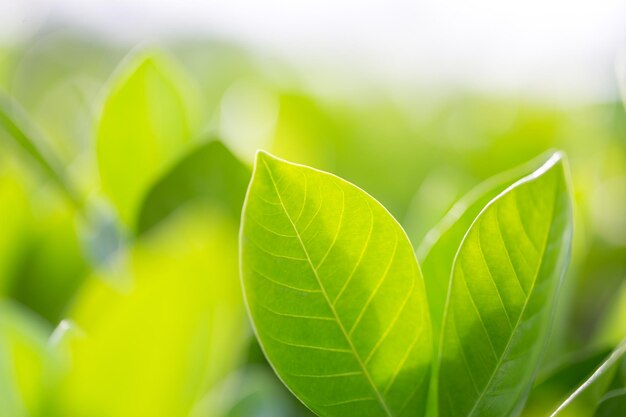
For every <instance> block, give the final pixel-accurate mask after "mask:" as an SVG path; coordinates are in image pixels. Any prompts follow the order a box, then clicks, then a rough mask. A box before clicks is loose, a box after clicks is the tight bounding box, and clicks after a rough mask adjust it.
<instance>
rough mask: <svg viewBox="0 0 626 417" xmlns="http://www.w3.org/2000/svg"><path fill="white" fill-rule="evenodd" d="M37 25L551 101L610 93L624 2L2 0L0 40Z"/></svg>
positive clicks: (623, 42) (625, 31) (624, 42)
mask: <svg viewBox="0 0 626 417" xmlns="http://www.w3.org/2000/svg"><path fill="white" fill-rule="evenodd" d="M46 23H55V24H59V23H63V24H68V25H69V24H76V25H79V26H81V27H87V28H90V29H92V30H94V31H97V32H101V33H104V34H106V35H107V36H109V37H111V38H113V39H115V40H118V41H127V42H130V43H134V42H139V41H142V40H145V39H155V38H156V39H158V38H163V37H167V36H171V35H211V36H218V37H221V38H226V39H231V40H234V41H237V42H240V43H243V44H245V45H250V46H253V47H257V48H260V49H262V50H268V51H270V52H271V53H275V54H278V55H280V56H285V57H287V58H290V59H293V60H294V61H295V62H298V63H300V65H314V66H317V65H319V66H321V67H324V66H325V65H328V66H329V68H327V70H328V71H333V68H337V69H341V70H343V71H348V72H349V71H354V72H355V73H358V74H367V75H368V76H374V77H376V78H377V79H380V80H383V81H388V82H392V83H396V82H399V84H398V85H402V83H404V82H405V81H406V80H415V79H419V80H422V82H424V80H426V81H427V82H428V81H436V82H443V83H445V84H448V85H460V86H464V87H470V88H478V89H487V90H491V91H502V90H504V91H506V92H511V91H513V92H519V91H523V92H527V93H530V94H534V95H540V96H546V97H548V98H555V99H557V100H567V99H569V98H570V97H573V98H591V99H604V98H607V97H610V96H611V95H613V94H614V93H615V76H614V64H615V58H616V56H617V54H618V52H619V51H620V50H624V49H625V48H626V0H587V1H583V0H517V1H506V0H422V1H401V0H386V1H366V0H347V1H341V0H316V1H308V0H306V1H305V0H301V1H297V0H292V1H279V0H256V1H246V0H224V1H211V0H91V1H90V0H82V1H81V0H0V40H4V41H5V42H7V41H8V42H10V41H15V40H19V39H23V38H25V37H27V36H29V35H30V34H32V33H33V32H34V31H36V30H37V29H38V28H40V27H42V25H45V24H46Z"/></svg>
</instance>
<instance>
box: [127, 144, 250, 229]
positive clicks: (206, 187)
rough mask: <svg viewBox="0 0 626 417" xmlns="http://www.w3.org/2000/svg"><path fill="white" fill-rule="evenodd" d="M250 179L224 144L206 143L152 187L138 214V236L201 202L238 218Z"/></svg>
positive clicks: (245, 167) (246, 168)
mask: <svg viewBox="0 0 626 417" xmlns="http://www.w3.org/2000/svg"><path fill="white" fill-rule="evenodd" d="M249 179H250V169H249V168H248V167H247V166H245V165H244V164H243V163H241V162H240V161H239V160H238V159H237V158H236V157H235V156H234V155H233V154H232V153H231V152H230V150H229V149H228V148H226V146H224V144H223V143H222V142H220V141H217V140H212V141H210V142H208V143H206V144H203V145H201V146H200V147H198V148H197V149H194V150H193V152H191V153H190V154H189V155H187V156H186V157H185V158H183V159H182V160H181V161H180V162H179V163H177V164H176V165H175V166H174V167H173V168H172V169H171V170H170V171H168V172H167V174H166V175H165V176H164V177H163V178H161V179H160V180H159V181H158V182H157V183H156V184H154V185H153V186H152V188H151V189H150V191H149V192H148V194H147V196H146V198H145V199H144V201H143V203H142V205H141V209H140V211H139V216H138V220H137V233H138V234H141V233H144V232H146V231H148V230H149V229H151V228H152V227H153V226H154V225H156V224H157V223H159V222H160V221H162V220H163V219H165V218H166V217H168V216H169V215H171V214H172V213H173V212H174V211H175V210H176V209H177V208H180V207H181V206H183V205H185V204H187V203H189V202H192V201H198V200H202V201H206V202H208V203H211V204H213V205H216V206H219V207H222V208H223V209H224V210H225V211H227V212H230V213H232V214H233V216H234V217H235V218H237V219H239V217H240V213H241V207H242V205H243V199H244V196H245V194H246V187H247V184H248V181H249Z"/></svg>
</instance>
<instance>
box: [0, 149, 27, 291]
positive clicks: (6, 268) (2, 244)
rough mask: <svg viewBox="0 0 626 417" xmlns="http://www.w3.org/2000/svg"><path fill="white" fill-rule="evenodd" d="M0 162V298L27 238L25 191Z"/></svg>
mask: <svg viewBox="0 0 626 417" xmlns="http://www.w3.org/2000/svg"><path fill="white" fill-rule="evenodd" d="M3 162H4V161H2V163H0V219H2V233H0V295H6V294H7V292H8V291H9V290H10V287H11V285H12V280H13V277H14V276H15V273H16V269H17V268H18V267H19V264H20V261H21V260H22V259H23V253H24V250H25V248H26V246H27V243H28V241H29V237H30V231H31V229H32V225H31V223H30V221H31V220H32V219H31V216H30V212H29V211H30V205H29V201H28V197H29V194H28V191H27V189H26V186H25V184H24V182H23V181H22V178H20V176H19V174H18V172H17V170H15V169H13V168H12V167H9V166H7V164H4V163H3Z"/></svg>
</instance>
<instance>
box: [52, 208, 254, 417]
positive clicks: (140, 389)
mask: <svg viewBox="0 0 626 417" xmlns="http://www.w3.org/2000/svg"><path fill="white" fill-rule="evenodd" d="M183 214H184V215H181V216H176V217H175V218H173V219H172V220H171V221H168V222H167V224H166V225H165V224H164V225H163V227H159V229H158V230H155V233H151V234H150V235H149V236H146V237H145V238H143V239H138V240H137V241H136V242H135V243H134V245H133V246H132V247H131V248H130V249H129V253H128V257H129V260H128V265H123V264H122V265H119V266H117V267H116V269H115V270H114V271H106V270H105V271H99V273H98V274H94V276H92V277H90V279H89V280H88V281H87V282H86V284H85V286H84V287H83V289H82V291H81V292H80V293H79V294H78V295H77V297H76V302H75V304H74V306H73V308H72V309H71V311H70V318H71V319H72V320H73V321H74V322H75V323H76V325H77V326H78V327H79V328H80V329H81V330H82V332H83V333H84V337H80V338H76V340H71V341H70V347H69V348H70V354H71V362H70V365H71V367H70V369H69V370H68V372H67V375H66V376H65V378H64V379H63V381H62V383H61V384H60V386H61V387H60V393H59V395H58V396H57V401H58V403H59V409H60V412H59V415H62V416H66V417H83V416H86V415H91V416H100V417H136V416H153V417H171V416H188V415H189V414H190V412H191V410H192V408H193V406H194V404H195V403H196V402H197V401H198V400H199V399H200V398H201V397H202V396H203V395H204V394H205V393H206V392H207V390H208V389H210V388H211V387H212V386H213V385H214V384H215V383H216V382H218V381H220V380H221V379H222V378H223V377H224V376H225V375H226V374H227V373H228V372H230V371H231V370H232V368H233V367H234V366H235V365H236V364H237V363H238V361H239V359H240V356H239V354H240V353H241V352H242V350H243V349H242V348H243V346H242V344H243V341H244V340H245V337H244V336H245V332H244V324H245V317H244V311H243V305H242V300H241V291H240V287H239V282H238V279H237V278H238V274H237V272H238V271H237V222H236V221H233V220H232V219H230V218H229V217H226V216H222V215H221V213H220V211H219V210H212V209H211V207H210V206H207V205H202V204H198V205H193V206H190V207H188V208H186V209H185V212H184V213H183Z"/></svg>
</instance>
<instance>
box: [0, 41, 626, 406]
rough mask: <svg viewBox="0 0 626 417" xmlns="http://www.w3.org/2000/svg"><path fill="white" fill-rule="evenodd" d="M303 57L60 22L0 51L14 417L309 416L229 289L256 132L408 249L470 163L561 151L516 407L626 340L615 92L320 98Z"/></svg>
mask: <svg viewBox="0 0 626 417" xmlns="http://www.w3.org/2000/svg"><path fill="white" fill-rule="evenodd" d="M305 75H307V74H302V73H301V72H299V71H297V70H295V69H293V68H292V67H290V66H289V65H287V64H285V63H282V62H278V61H276V60H274V59H271V58H268V57H259V56H258V55H255V54H252V53H248V52H247V51H245V50H242V49H240V48H238V47H236V46H233V45H227V44H223V43H216V42H203V41H198V40H181V41H177V42H170V43H165V44H163V45H162V46H161V47H160V48H158V49H157V48H145V47H144V48H140V49H138V50H134V51H128V50H127V49H126V48H122V47H119V46H116V45H112V44H108V43H105V42H102V41H100V40H98V39H94V38H91V37H89V36H88V35H85V34H84V33H73V32H67V31H54V32H51V33H46V34H43V35H42V36H40V37H36V38H34V39H32V40H30V41H28V42H26V43H23V44H20V45H15V46H13V47H9V48H4V49H2V50H0V87H1V89H2V90H3V92H2V99H1V101H0V224H1V225H2V233H0V298H1V299H2V301H0V407H1V409H2V410H3V412H4V413H5V414H6V415H7V416H10V417H22V416H90V417H108V416H125V415H128V416H131V415H133V416H136V415H162V416H187V415H188V416H193V417H204V416H233V417H234V416H238V417H239V416H241V417H243V416H259V417H260V416H273V417H280V416H298V415H302V416H304V415H310V414H309V412H308V411H307V410H305V409H304V408H303V407H302V406H301V405H300V404H298V403H297V402H296V401H295V400H294V399H293V398H292V397H291V395H290V394H289V393H287V392H286V390H285V389H284V388H283V387H282V386H281V385H280V383H279V382H278V380H277V379H276V378H275V377H274V375H273V374H272V373H271V371H270V369H269V367H268V365H267V364H266V363H265V361H264V359H263V357H262V355H261V354H260V351H259V348H258V346H257V345H256V342H255V341H254V338H253V337H251V332H250V330H249V325H248V323H247V320H246V319H245V314H244V311H243V305H242V302H241V295H240V288H239V280H238V273H237V246H236V242H237V230H238V222H239V212H240V207H241V202H242V201H243V194H244V192H245V188H246V186H247V183H248V180H249V175H250V166H251V164H252V160H253V157H254V151H255V150H256V149H257V148H265V149H267V150H270V151H272V152H273V153H275V154H277V155H279V156H281V157H284V158H287V159H289V160H293V161H295V162H299V163H304V164H307V165H311V166H315V167H318V168H320V169H323V170H326V171H330V172H333V173H335V174H337V175H339V176H341V177H343V178H345V179H347V180H349V181H350V182H352V183H354V184H357V185H358V186H359V187H361V188H363V189H366V190H367V191H368V192H369V193H370V194H371V195H373V196H374V197H375V198H377V199H378V200H379V201H380V202H381V203H382V204H384V206H385V207H387V208H389V210H390V211H391V213H392V214H393V216H394V217H395V218H396V219H398V221H399V222H400V223H401V224H402V226H403V227H404V228H405V229H406V230H407V232H408V234H409V238H410V239H411V243H412V245H413V247H414V248H418V247H420V243H421V242H422V241H423V239H424V238H425V236H426V235H427V232H428V230H429V229H431V228H432V227H433V226H435V225H436V224H437V222H438V221H439V220H440V219H441V218H442V217H443V215H444V214H445V213H446V212H447V210H448V209H450V207H451V206H452V204H453V203H454V201H456V200H457V199H459V198H460V197H461V196H463V195H464V194H465V193H466V192H468V191H469V190H470V189H472V188H473V187H474V186H476V185H477V184H479V183H481V182H482V181H483V180H485V179H487V178H489V177H491V176H493V175H495V174H498V173H500V172H502V171H506V170H508V169H511V168H513V167H515V166H517V165H519V164H521V163H523V162H525V161H527V160H530V159H532V158H534V157H536V156H537V155H540V154H541V153H543V152H545V151H546V150H548V149H551V148H559V149H562V150H564V151H565V152H566V153H567V154H568V156H569V160H570V163H571V169H572V174H573V186H574V197H575V212H574V216H575V234H574V253H573V258H572V264H571V266H570V268H569V270H568V272H567V275H566V278H565V282H564V287H563V291H562V296H561V299H560V300H559V305H558V313H557V323H556V326H555V328H554V331H553V337H552V339H551V341H550V347H549V353H548V355H547V356H546V357H545V359H544V363H543V364H542V365H541V369H540V371H539V374H538V378H537V381H536V383H535V388H536V389H533V390H532V392H531V396H530V399H529V403H528V406H527V408H526V410H525V412H524V415H527V416H534V415H544V414H545V412H546V410H551V409H554V408H555V407H556V405H558V404H559V403H561V402H562V400H563V399H564V398H565V397H566V396H567V394H568V393H570V392H571V391H572V390H573V389H574V388H575V387H576V386H577V384H578V383H579V382H580V381H581V380H582V379H584V378H585V377H586V376H588V375H590V374H591V372H592V371H593V369H594V368H595V367H596V366H597V365H598V364H599V363H600V362H601V361H602V360H603V359H605V358H606V356H607V355H608V353H609V352H610V351H611V350H612V349H613V348H614V347H615V346H617V344H618V343H619V341H620V340H621V339H622V338H623V337H624V336H625V335H626V329H625V328H624V323H625V322H624V320H623V317H624V314H626V313H625V312H626V284H625V282H624V277H625V276H626V217H625V216H624V213H626V113H625V112H624V108H623V107H622V104H621V103H619V102H611V103H598V104H586V105H578V104H572V105H570V106H558V107H557V106H554V105H552V104H547V103H544V102H538V101H532V100H529V99H523V98H520V97H502V96H488V95H483V94H479V93H476V92H471V91H458V90H455V91H451V92H444V93H441V92H437V93H436V94H435V93H434V92H432V91H429V90H428V89H423V90H419V89H418V90H410V89H407V91H406V92H405V94H404V95H402V96H398V95H397V94H396V95H393V94H390V93H389V92H387V91H385V90H384V89H379V88H377V87H375V86H369V87H363V91H360V92H359V93H358V94H343V95H342V94H335V95H328V94H324V93H323V92H321V91H319V90H318V89H316V88H314V87H313V86H312V85H311V83H309V82H307V81H305V80H307V79H309V78H310V77H308V78H307V77H306V76H305ZM621 76H622V79H626V75H624V74H622V75H621ZM418 254H419V252H418ZM420 260H421V259H420ZM216 335H218V336H216ZM625 379H626V374H625V373H624V367H623V366H622V367H621V368H619V367H615V369H614V370H613V372H612V373H611V378H608V380H607V381H606V382H604V385H603V386H602V387H601V388H598V389H596V390H591V391H593V392H588V394H589V395H587V396H586V398H582V399H581V401H582V402H581V405H580V406H577V407H575V409H572V410H570V411H569V412H570V413H571V414H568V415H581V416H583V415H590V413H592V412H593V411H590V410H591V409H592V408H595V405H596V404H597V402H598V401H599V400H600V398H601V397H603V396H604V395H605V393H606V392H607V391H611V392H615V390H619V389H624V387H626V384H625V383H624V380H625ZM617 393H619V391H617ZM614 397H615V398H619V396H613V397H610V398H608V399H605V400H604V401H603V402H602V404H603V405H602V407H604V408H606V409H609V407H611V404H609V403H608V401H610V399H611V398H614ZM7 410H8V411H7ZM600 411H601V410H600ZM3 415H4V414H3ZM607 415H610V414H607Z"/></svg>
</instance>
